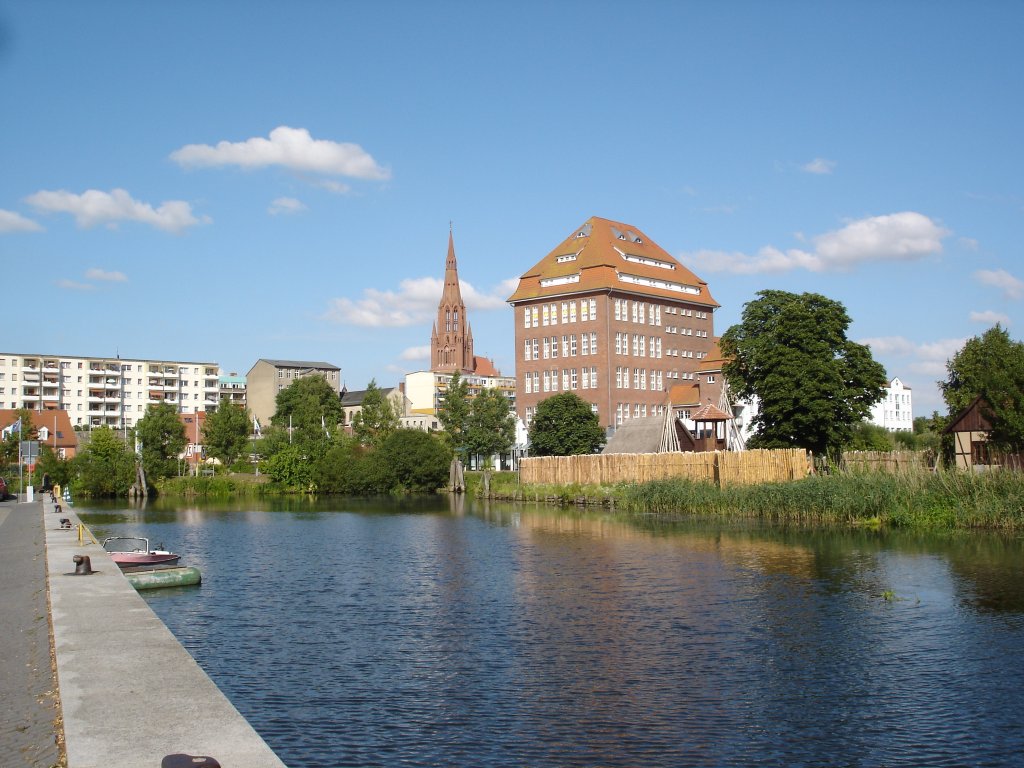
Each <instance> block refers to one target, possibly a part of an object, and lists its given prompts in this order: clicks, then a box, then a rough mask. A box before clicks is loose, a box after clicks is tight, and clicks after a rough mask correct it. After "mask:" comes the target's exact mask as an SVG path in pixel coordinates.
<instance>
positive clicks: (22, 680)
mask: <svg viewBox="0 0 1024 768" xmlns="http://www.w3.org/2000/svg"><path fill="white" fill-rule="evenodd" d="M0 699H2V700H0V764H2V765H4V766H9V768H23V766H31V768H51V766H54V765H56V764H57V761H58V759H59V751H58V748H57V741H56V732H57V729H56V727H55V724H54V721H55V719H56V718H57V716H58V709H57V696H56V685H55V681H54V678H53V672H52V668H51V664H50V623H49V619H48V615H47V607H46V553H45V549H44V539H43V505H42V504H41V503H40V502H35V503H33V504H19V503H18V502H17V501H4V502H0Z"/></svg>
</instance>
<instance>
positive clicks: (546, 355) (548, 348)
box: [544, 336, 551, 360]
mask: <svg viewBox="0 0 1024 768" xmlns="http://www.w3.org/2000/svg"><path fill="white" fill-rule="evenodd" d="M550 356H551V345H550V343H549V342H548V337H547V336H545V337H544V359H545V360H547V359H548V358H549V357H550Z"/></svg>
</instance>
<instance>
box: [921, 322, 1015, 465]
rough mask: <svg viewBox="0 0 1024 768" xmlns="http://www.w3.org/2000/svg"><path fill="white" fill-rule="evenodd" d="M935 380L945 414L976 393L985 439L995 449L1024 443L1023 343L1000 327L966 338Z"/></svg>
mask: <svg viewBox="0 0 1024 768" xmlns="http://www.w3.org/2000/svg"><path fill="white" fill-rule="evenodd" d="M946 371H947V373H948V375H947V377H946V380H945V381H941V382H939V387H940V389H941V390H942V397H943V399H944V400H945V401H946V405H947V406H949V415H950V416H956V414H957V413H959V412H960V411H962V410H963V409H964V408H966V407H967V406H969V405H970V404H971V403H972V402H973V401H974V399H975V398H976V397H978V396H979V395H980V396H981V398H982V402H983V409H984V413H985V416H986V418H987V419H988V420H989V422H990V423H991V425H992V431H991V432H990V433H989V436H988V439H989V442H990V443H992V444H993V445H994V446H996V447H999V448H1010V447H1020V446H1022V445H1024V343H1021V342H1019V341H1013V340H1012V339H1011V338H1010V334H1009V333H1007V331H1006V330H1005V329H1004V328H1003V327H1002V326H1001V325H998V324H997V325H996V326H994V327H993V328H989V329H988V330H987V331H985V333H983V334H982V335H981V336H975V337H974V338H973V339H969V340H968V341H967V343H966V344H964V346H963V348H962V349H960V350H959V351H958V352H957V353H956V354H955V355H953V358H952V359H951V360H950V361H949V362H948V363H946Z"/></svg>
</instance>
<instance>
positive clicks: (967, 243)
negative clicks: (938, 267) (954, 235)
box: [957, 237, 979, 251]
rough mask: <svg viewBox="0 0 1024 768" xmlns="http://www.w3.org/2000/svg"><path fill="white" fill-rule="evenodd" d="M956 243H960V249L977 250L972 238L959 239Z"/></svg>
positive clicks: (975, 242) (975, 241)
mask: <svg viewBox="0 0 1024 768" xmlns="http://www.w3.org/2000/svg"><path fill="white" fill-rule="evenodd" d="M957 242H958V243H960V247H961V248H965V249H967V250H968V251H976V250H978V245H979V243H978V241H977V240H975V239H974V238H973V237H961V238H958V239H957Z"/></svg>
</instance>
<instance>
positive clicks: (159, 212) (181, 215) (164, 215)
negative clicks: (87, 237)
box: [25, 189, 210, 234]
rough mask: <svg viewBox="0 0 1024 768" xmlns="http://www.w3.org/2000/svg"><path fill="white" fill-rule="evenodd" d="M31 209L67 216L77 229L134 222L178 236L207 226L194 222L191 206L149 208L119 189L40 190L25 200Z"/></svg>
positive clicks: (176, 204) (177, 204) (175, 202)
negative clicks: (82, 190) (180, 233)
mask: <svg viewBox="0 0 1024 768" xmlns="http://www.w3.org/2000/svg"><path fill="white" fill-rule="evenodd" d="M25 199H26V201H27V202H28V203H29V204H30V205H32V206H33V207H35V208H37V209H39V210H41V211H48V212H51V213H70V214H71V215H72V216H74V217H75V221H76V222H77V224H78V226H80V227H93V226H96V225H97V224H107V225H108V226H111V227H116V226H117V224H118V222H121V221H137V222H140V223H142V224H149V225H151V226H154V227H156V228H157V229H162V230H164V231H165V232H174V233H176V234H177V233H179V232H181V231H183V230H184V229H186V228H187V227H193V226H195V225H196V224H199V223H206V222H209V220H210V219H209V218H208V217H203V218H202V219H197V218H196V217H195V216H193V215H192V206H190V205H189V204H188V203H186V202H184V201H182V200H168V201H166V202H164V203H161V204H160V207H159V208H153V206H152V205H150V204H149V203H143V202H140V201H138V200H134V199H132V196H131V195H129V194H128V192H126V191H125V190H123V189H114V190H111V191H110V192H101V191H100V190H98V189H89V190H86V191H85V192H83V193H82V194H80V195H76V194H74V193H72V192H67V191H65V190H63V189H62V190H58V191H50V190H42V191H40V192H36V193H35V194H34V195H29V197H27V198H25Z"/></svg>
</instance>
